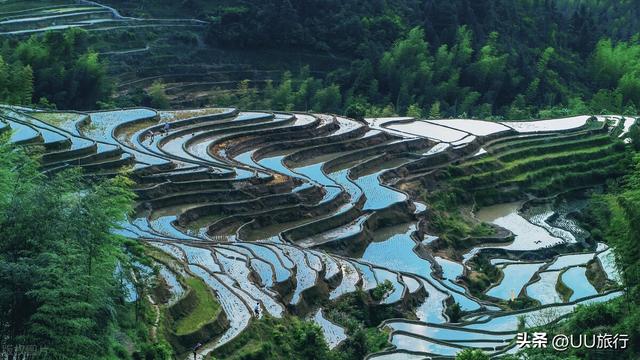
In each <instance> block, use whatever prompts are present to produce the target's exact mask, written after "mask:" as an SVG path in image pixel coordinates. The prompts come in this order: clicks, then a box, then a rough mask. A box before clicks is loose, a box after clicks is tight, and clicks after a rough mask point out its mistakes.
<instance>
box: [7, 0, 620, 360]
mask: <svg viewBox="0 0 640 360" xmlns="http://www.w3.org/2000/svg"><path fill="white" fill-rule="evenodd" d="M89 8H91V6H89ZM62 10H64V12H63V13H65V12H69V13H75V12H78V13H82V12H85V11H89V10H90V9H72V8H61V11H62ZM25 21H33V19H25ZM0 111H1V112H3V117H2V119H3V120H2V123H3V125H4V126H5V127H8V128H11V129H13V130H15V131H14V132H13V133H12V136H11V141H13V142H17V143H36V144H44V145H47V144H53V143H59V144H58V146H60V148H59V149H57V150H56V151H60V150H62V153H61V154H57V155H55V156H56V157H57V158H55V164H56V166H58V165H60V166H63V167H65V166H71V165H73V164H74V161H77V159H78V158H82V159H83V160H82V161H81V162H82V164H83V165H87V166H88V169H94V170H95V171H100V173H101V174H115V173H117V170H118V167H116V166H115V165H114V164H115V163H117V161H122V160H118V159H122V158H123V157H126V159H127V161H129V163H128V164H129V165H130V167H131V171H132V173H133V176H132V177H133V178H134V179H135V180H136V181H137V185H136V191H137V192H138V194H139V201H138V203H137V204H136V207H135V210H136V211H135V213H134V214H132V215H131V216H130V220H129V221H127V222H126V223H123V224H122V226H121V229H116V230H114V231H115V232H117V233H118V234H121V235H123V236H126V237H129V238H132V239H136V240H137V241H140V242H142V243H144V244H147V245H148V249H149V251H151V252H152V254H154V259H156V260H157V261H158V263H159V267H158V268H159V272H158V273H159V275H158V276H159V278H161V279H162V284H164V286H165V287H166V289H167V293H166V296H165V299H164V301H165V302H163V303H161V304H162V305H161V306H164V307H166V309H169V308H170V307H172V306H180V304H182V302H183V301H185V300H184V299H185V298H188V297H189V296H191V295H189V294H191V293H192V291H194V290H193V288H192V285H193V284H192V283H190V282H189V281H192V280H193V279H197V280H198V281H201V282H202V283H203V284H205V285H206V288H207V289H208V290H209V291H210V292H211V294H213V295H214V296H215V299H217V301H218V302H219V303H220V309H221V313H222V314H224V318H226V319H222V318H221V319H217V320H216V319H210V320H212V321H214V320H215V321H219V322H220V324H218V325H220V328H219V329H217V331H216V332H209V333H208V334H209V335H208V336H204V335H201V336H202V337H201V338H199V339H198V341H200V342H201V343H203V344H204V346H203V347H202V348H201V349H200V350H198V353H197V357H198V358H202V357H204V356H206V355H207V354H209V353H214V354H215V350H216V349H217V348H219V347H221V346H224V345H225V344H229V343H232V342H233V341H234V339H236V338H237V337H238V336H239V335H240V334H242V333H243V331H245V330H246V329H247V328H248V327H249V326H251V324H252V323H253V322H255V321H257V320H258V319H260V318H262V317H263V316H264V315H269V317H273V318H282V319H286V318H287V317H288V316H297V317H300V318H303V319H307V320H308V321H312V322H314V323H315V324H317V325H318V326H319V327H320V329H321V331H322V334H323V335H324V338H325V340H326V341H327V345H328V346H329V347H330V348H337V349H339V348H340V346H342V344H344V342H345V340H346V339H347V338H348V337H349V336H351V335H352V334H350V333H349V330H348V326H347V324H344V323H340V321H338V320H339V319H336V318H334V317H332V312H331V309H332V308H333V307H335V306H336V304H339V303H340V302H341V301H343V300H344V299H346V298H348V297H349V295H351V294H364V295H362V296H364V298H365V299H366V301H367V302H368V305H369V306H371V307H372V309H375V308H376V307H377V306H381V307H392V308H394V309H396V310H397V312H396V314H402V315H403V317H398V318H388V319H382V320H381V323H380V324H379V325H380V327H381V328H384V329H386V330H387V331H388V332H389V348H388V349H387V350H386V351H384V352H382V353H379V354H371V355H370V358H372V359H411V358H424V357H425V356H442V357H452V356H455V354H457V353H458V352H460V351H461V350H462V349H464V348H467V347H471V348H477V349H482V350H483V351H486V352H487V353H489V354H500V353H503V352H505V351H510V349H512V347H513V339H514V336H515V332H516V331H517V330H518V320H517V319H518V317H520V316H523V315H524V316H525V317H526V319H527V321H528V322H527V325H528V326H535V325H536V324H539V322H540V321H543V320H541V319H544V321H547V322H548V321H555V320H557V318H559V317H560V316H563V315H566V314H568V313H570V312H571V311H572V310H573V309H574V308H575V306H577V304H581V303H594V302H599V301H605V300H607V299H610V298H614V297H616V296H619V295H621V292H620V291H617V290H616V288H615V285H613V284H616V283H619V280H620V274H619V272H618V271H617V269H616V266H615V260H614V258H613V256H611V253H612V250H611V249H609V248H608V247H607V246H606V245H604V244H594V243H589V242H588V239H589V234H588V232H586V231H585V230H584V229H582V228H581V226H580V223H579V221H577V220H576V216H575V214H576V213H578V212H580V211H581V210H582V209H583V208H584V207H585V206H586V200H584V199H580V198H573V199H563V198H561V197H558V199H556V197H555V194H552V195H550V196H548V197H547V198H548V199H547V198H543V197H540V196H536V194H537V193H536V192H535V191H529V190H530V189H529V188H527V187H526V186H528V185H530V184H531V183H533V182H534V181H533V180H531V179H532V177H531V176H532V175H531V173H532V172H545V171H548V170H547V168H548V166H568V165H567V163H566V161H565V160H575V158H568V157H566V154H562V152H561V150H559V149H558V148H560V147H561V146H560V145H558V144H564V143H565V142H569V143H571V144H572V145H571V146H578V145H580V146H582V145H584V144H589V145H590V146H593V147H596V148H598V149H602V151H603V153H602V154H600V153H598V154H600V155H601V156H600V155H598V156H600V157H599V159H600V160H602V161H605V160H606V159H607V158H608V157H611V156H616V154H614V153H613V152H611V151H612V150H610V149H609V145H608V140H606V141H605V140H603V139H602V136H606V135H602V134H600V135H598V136H600V137H597V136H596V135H593V136H594V137H593V138H591V137H590V136H592V135H589V134H586V135H585V134H582V133H580V132H581V131H583V129H584V127H585V126H587V125H589V126H591V127H595V125H593V124H590V123H589V121H592V120H589V121H588V119H589V117H576V118H571V119H561V120H548V121H540V122H517V123H516V122H503V123H498V122H490V121H481V120H465V119H443V120H416V119H410V118H386V119H385V118H381V119H367V120H365V121H364V122H362V121H356V120H352V119H348V118H345V117H340V116H333V115H325V114H294V113H291V114H288V113H272V112H262V111H251V112H244V111H238V110H236V109H215V108H207V109H194V110H184V111H163V112H157V111H155V110H151V109H146V108H139V109H125V110H116V111H107V112H94V113H87V114H83V113H81V112H78V113H75V112H73V113H72V112H70V113H62V112H38V111H35V110H34V111H25V110H15V109H13V110H9V109H1V108H0ZM166 121H168V122H169V123H170V127H169V128H170V130H169V133H168V134H167V135H163V136H158V137H157V138H153V139H152V138H150V137H149V135H148V134H149V130H150V129H157V127H158V126H162V124H164V122H166ZM596 125H597V124H596ZM629 126H631V125H629ZM625 128H626V123H625ZM598 131H600V130H598ZM601 131H603V132H605V131H606V129H604V130H601ZM528 133H541V134H542V135H540V136H538V135H537V134H536V136H533V137H532V136H531V134H529V135H527V134H528ZM569 137H571V138H569ZM582 137H586V140H585V139H582ZM542 138H545V139H546V140H545V141H544V142H543V141H541V139H542ZM579 139H582V140H580V141H578V140H579ZM576 141H578V142H576ZM612 141H615V140H612ZM520 142H523V143H524V142H526V144H524V145H519V144H520ZM556 143H557V144H556ZM576 144H578V145H576ZM49 146H52V145H49ZM539 146H542V147H543V148H544V149H545V151H552V152H553V153H554V156H557V157H558V158H559V160H558V164H545V163H544V161H542V160H541V159H539V158H538V157H539V156H540V155H539V154H536V152H538V150H539V149H541V148H539ZM65 151H67V152H69V153H68V154H66V153H65ZM585 151H586V150H585ZM78 152H79V153H78ZM480 155H481V156H480ZM516 155H517V156H516ZM585 156H587V155H585ZM598 156H596V157H598ZM596 160H597V159H595V158H594V159H589V160H588V161H596ZM105 161H106V164H105ZM431 161H433V163H431ZM524 163H526V164H527V165H522V164H524ZM571 164H573V163H571ZM576 166H577V165H576ZM443 169H448V173H447V174H444V175H443V174H442V173H438V171H442V170H443ZM491 171H498V172H500V174H502V175H504V177H503V178H500V179H497V178H494V177H492V175H490V174H489V173H490V172H491ZM520 177H522V178H520ZM403 179H410V180H408V181H406V182H403V181H401V180H403ZM445 183H446V184H466V185H469V187H468V189H469V191H470V193H472V195H474V194H475V193H476V192H480V190H482V189H486V188H487V186H493V184H496V186H495V188H496V189H500V191H498V192H499V193H500V194H503V193H502V190H505V189H506V190H505V192H504V194H508V195H509V196H506V195H504V196H502V195H500V194H497V193H491V194H490V195H491V196H492V197H491V198H489V197H487V198H484V199H482V200H483V201H480V202H478V203H477V204H476V206H474V208H473V210H472V211H470V212H469V215H468V216H469V218H471V219H472V220H473V221H474V222H476V223H478V224H480V223H484V224H485V225H486V226H489V225H487V224H491V225H490V226H489V227H485V230H486V229H488V228H490V229H492V231H497V230H496V229H499V234H502V235H504V234H507V235H508V236H506V235H505V237H503V238H500V237H499V236H497V235H496V234H491V233H486V234H484V233H483V234H481V235H478V234H475V233H473V234H471V235H469V234H466V236H465V237H461V238H460V239H458V241H459V242H460V244H462V245H463V246H462V247H461V249H462V250H461V249H453V250H452V246H451V244H453V242H452V241H453V240H452V239H451V238H450V237H449V234H447V233H446V231H441V230H442V229H439V230H438V229H435V228H432V227H430V222H431V223H432V222H433V221H434V213H435V212H436V211H438V209H436V208H434V206H433V203H432V200H433V198H431V197H429V195H431V194H433V193H435V192H437V191H438V190H441V188H440V187H439V186H444V185H442V184H445ZM519 184H525V185H522V187H520V185H519ZM551 185H553V184H551ZM465 189H466V188H465ZM496 194H497V195H496ZM512 195H513V196H512ZM541 199H542V200H541ZM544 199H547V200H544ZM533 200H536V201H533ZM444 230H447V229H446V228H445V229H444ZM463 230H464V229H463ZM485 232H486V231H485ZM447 241H449V242H450V243H447ZM443 244H445V245H447V246H450V247H443ZM482 261H484V263H483V264H486V268H484V270H482V269H480V270H479V268H478V265H477V264H478V263H480V262H482ZM589 269H591V270H589ZM593 269H596V270H593ZM481 271H485V272H489V271H493V275H492V277H490V278H488V279H489V280H487V281H486V283H485V284H484V287H483V288H478V287H477V285H475V284H473V283H471V280H470V279H475V278H476V277H478V276H480V275H486V274H484V273H481ZM590 271H600V272H602V273H601V274H600V273H598V275H600V276H599V278H601V279H605V280H604V281H607V284H608V287H607V288H606V290H603V288H602V287H601V286H600V285H598V284H595V283H592V282H593V279H592V274H590ZM478 274H480V275H478ZM487 276H488V275H487ZM189 279H192V280H189ZM190 284H191V285H190ZM203 286H204V285H203ZM381 288H385V290H384V292H383V293H381V294H376V296H377V298H376V299H374V297H373V294H374V293H376V291H377V290H378V289H381ZM514 300H518V301H522V302H524V303H525V304H527V305H526V306H525V307H524V308H523V309H519V310H518V311H515V310H514V309H513V308H511V307H510V302H513V301H514ZM525 300H526V301H527V302H525ZM456 308H457V309H458V310H457V311H458V313H456V312H455V311H453V309H456ZM548 309H553V313H554V316H549V315H548V314H547V315H545V314H546V313H545V311H546V310H548ZM166 311H170V310H166ZM543 315H544V316H543ZM221 316H222V315H221ZM204 333H207V332H202V333H200V334H204Z"/></svg>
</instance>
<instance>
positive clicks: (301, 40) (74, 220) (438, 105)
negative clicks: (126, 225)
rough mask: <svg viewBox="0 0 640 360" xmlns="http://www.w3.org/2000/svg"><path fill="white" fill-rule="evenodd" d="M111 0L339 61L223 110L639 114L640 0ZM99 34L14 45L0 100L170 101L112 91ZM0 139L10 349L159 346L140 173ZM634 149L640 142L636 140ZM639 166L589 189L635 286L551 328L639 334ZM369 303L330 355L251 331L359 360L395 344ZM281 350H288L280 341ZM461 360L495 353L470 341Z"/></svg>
mask: <svg viewBox="0 0 640 360" xmlns="http://www.w3.org/2000/svg"><path fill="white" fill-rule="evenodd" d="M107 2H108V3H110V4H111V5H114V6H119V5H122V6H123V8H124V11H123V13H124V14H125V15H132V16H141V17H143V18H144V17H147V18H153V17H163V16H164V17H169V16H171V15H172V14H175V13H178V14H186V15H189V16H191V17H193V18H198V19H201V20H205V21H208V22H209V23H208V25H207V27H206V30H205V36H204V37H203V46H206V47H209V48H211V49H223V50H224V49H228V50H247V49H253V50H255V49H270V50H273V49H277V50H281V51H286V52H296V51H305V52H310V53H312V54H322V55H328V56H330V57H332V58H335V59H336V62H337V63H339V64H340V65H336V67H335V68H334V69H332V71H330V72H327V73H326V74H324V75H322V76H321V75H318V74H317V73H315V72H314V71H313V70H314V69H313V68H311V67H310V66H302V67H297V68H286V69H282V70H283V75H282V76H281V77H278V78H276V79H272V80H269V81H266V82H265V83H264V84H262V85H260V86H257V85H256V86H254V85H253V84H252V83H251V81H249V80H244V81H238V83H237V86H236V88H235V91H232V92H226V93H221V94H219V95H217V97H216V99H215V100H216V101H215V103H213V104H210V105H214V106H236V107H239V108H242V109H250V108H254V109H256V108H258V109H273V110H287V111H293V110H300V111H308V110H314V111H319V112H320V111H321V112H328V113H340V114H346V115H347V116H349V117H353V118H362V117H377V116H393V115H408V116H414V117H424V118H442V117H473V118H485V119H490V120H499V119H528V118H551V117H562V116H569V115H574V114H609V113H615V114H626V115H631V114H633V115H636V114H638V112H639V111H640V33H639V32H638V31H640V30H638V29H640V20H639V19H640V0H628V1H615V2H613V3H611V2H607V1H598V0H567V1H553V0H517V1H510V0H482V1H472V0H452V1H437V0H428V1H418V0H386V1H385V0H374V1H367V0H348V1H337V0H331V1H318V0H304V1H291V0H244V1H237V0H225V1H221V2H211V1H206V0H184V1H179V2H178V1H171V0H145V1H140V2H135V4H132V2H129V1H124V0H112V1H107ZM124 3H126V4H124ZM99 36H100V35H95V34H92V33H90V32H88V31H85V30H81V29H70V30H67V31H63V32H62V31H59V32H47V33H45V34H43V35H34V36H31V37H28V38H8V39H6V40H4V41H3V42H2V47H1V48H0V103H3V104H14V105H33V106H37V107H42V108H57V109H75V110H92V109H105V108H113V107H116V106H121V105H129V104H132V103H133V104H137V105H146V106H151V107H155V108H169V107H170V106H171V103H170V101H169V99H168V98H167V94H166V89H165V86H164V84H163V82H162V81H155V82H153V84H152V85H151V86H149V87H148V88H147V89H146V91H145V92H144V93H132V94H127V95H126V96H127V97H128V98H126V99H122V98H120V99H115V98H114V92H115V85H117V84H114V83H113V82H112V80H111V79H110V75H109V64H108V62H106V61H105V60H104V59H103V57H102V56H101V55H99V53H98V52H97V51H96V49H95V47H94V43H95V42H96V39H98V38H99ZM338 59H339V60H340V61H339V62H338V61H337V60H338ZM343 64H347V65H343ZM632 131H633V132H634V133H633V134H632V138H633V139H640V134H638V130H637V127H636V128H635V129H633V130H632ZM0 135H2V137H0V238H2V239H3V240H2V241H1V242H0V284H1V286H0V339H5V341H6V342H9V343H10V344H11V345H12V346H20V345H22V344H39V345H40V346H41V347H42V349H44V350H43V351H44V353H42V354H41V355H42V356H43V358H74V359H83V358H86V359H93V358H128V357H130V356H129V355H128V354H127V351H126V350H125V349H123V348H122V344H121V343H119V342H118V339H117V337H118V335H119V334H121V333H126V334H127V336H128V338H130V339H133V341H135V342H136V345H140V344H147V343H149V342H148V339H147V336H148V328H146V325H145V324H144V321H145V317H148V316H149V312H150V310H149V309H148V308H144V304H142V302H140V303H138V302H133V303H132V302H127V301H125V298H126V297H127V296H128V291H127V286H125V284H129V283H130V282H131V280H132V279H131V278H130V277H131V275H130V274H133V272H132V271H131V269H132V267H133V266H134V264H135V263H136V262H138V261H141V262H144V261H145V260H144V257H138V255H139V254H140V253H141V252H143V250H141V249H140V246H139V245H137V244H135V243H131V242H128V241H126V240H124V239H123V238H121V237H118V236H115V235H113V234H112V233H111V230H112V229H113V228H114V227H116V226H117V223H118V222H119V221H122V220H123V219H125V216H126V214H128V213H129V212H130V211H131V209H132V205H133V203H134V200H135V196H134V195H133V191H132V187H133V183H132V181H131V180H129V179H128V177H127V176H126V174H122V175H120V176H117V177H115V178H112V179H109V180H102V181H88V180H87V179H86V178H85V177H83V176H82V173H81V172H79V171H76V170H71V171H65V172H61V173H59V174H58V175H56V176H53V177H47V176H45V175H42V174H41V173H40V163H39V162H38V161H39V159H38V151H37V149H36V150H35V151H34V149H30V150H29V151H26V150H24V149H22V148H20V147H16V146H14V145H12V144H10V143H9V141H8V136H5V135H6V134H0ZM634 146H635V147H636V149H634V150H635V151H636V152H637V151H638V150H640V149H639V148H637V142H634ZM634 162H635V164H636V166H637V168H636V169H635V171H630V173H631V174H630V175H628V176H625V177H624V178H622V179H620V180H616V181H614V180H612V181H610V182H609V183H607V186H606V192H605V193H604V194H601V195H597V196H595V197H594V198H593V199H591V201H590V203H589V206H588V207H587V212H586V214H585V215H583V216H582V217H581V218H580V220H581V222H582V225H584V226H585V228H587V229H588V230H589V231H590V232H591V234H592V236H593V237H594V239H595V240H597V241H601V242H604V243H606V244H608V245H610V246H612V247H613V248H614V249H615V250H616V260H617V262H618V264H619V267H620V269H621V270H622V273H623V281H624V287H625V290H626V294H625V295H624V296H623V297H622V298H620V299H616V300H614V301H611V302H607V303H603V304H597V305H591V306H587V307H579V308H578V310H577V311H576V313H575V314H573V315H572V316H571V317H569V318H568V319H567V320H566V321H564V322H561V323H559V324H557V325H554V326H549V327H546V328H545V329H544V330H545V331H548V332H552V333H556V332H557V333H576V334H589V333H597V332H605V331H606V332H609V333H625V334H629V335H630V336H631V337H632V338H634V339H638V338H640V330H639V329H640V311H639V310H638V306H639V305H640V304H639V303H638V302H639V300H638V299H640V288H639V286H640V252H639V249H640V248H639V247H638V243H639V242H640V210H639V209H640V158H638V157H637V155H636V158H635V159H634ZM34 224H37V226H34ZM143 290H144V289H143ZM361 296H364V295H363V293H358V294H356V295H354V296H353V297H350V298H349V297H348V298H347V299H346V300H343V302H342V303H340V304H339V305H340V306H338V307H337V308H336V309H334V313H335V314H334V315H335V316H340V317H344V318H347V319H348V320H349V322H351V323H352V324H353V329H350V330H352V331H353V333H355V334H356V336H355V337H354V338H349V339H348V340H347V341H348V343H347V344H348V347H349V351H346V352H344V353H342V354H341V353H336V352H331V351H329V350H328V349H327V348H326V344H324V343H323V342H322V341H320V339H319V337H320V334H319V330H318V328H317V327H313V326H311V325H310V324H309V323H308V322H300V321H298V320H292V321H291V322H287V323H284V322H279V321H278V320H274V319H267V320H266V321H264V322H258V323H257V324H256V325H254V328H252V329H251V331H250V332H247V333H245V334H244V335H243V337H244V338H248V337H255V338H259V340H260V346H261V348H260V349H259V351H258V352H256V353H258V354H275V353H277V355H278V356H279V357H280V358H287V357H291V356H295V357H297V358H318V359H349V360H351V359H357V358H361V357H362V356H364V354H367V353H369V352H371V351H379V350H381V349H383V348H384V347H385V346H386V345H388V344H386V334H382V333H378V332H372V331H369V330H370V329H371V327H372V326H373V324H366V325H367V326H369V327H367V326H364V325H363V324H364V323H365V322H366V321H365V320H366V318H367V317H368V316H369V315H370V314H362V313H360V312H359V311H360V309H361V307H362V306H361V305H362V304H361V303H360V302H362V300H361V299H360V298H359V297H361ZM140 307H142V308H140ZM146 320H148V319H146ZM267 332H269V335H264V333H267ZM59 334H65V336H58V335H59ZM260 336H263V337H262V338H260ZM244 338H240V340H245V339H244ZM247 341H249V339H247ZM278 342H280V343H281V345H282V344H285V343H286V344H288V346H289V347H285V346H284V345H283V346H282V347H278V348H273V345H272V344H274V343H275V344H278ZM141 346H142V349H141V350H140V351H137V352H135V353H134V355H133V358H135V359H143V358H144V359H167V358H170V353H171V350H169V349H168V345H167V344H164V343H162V342H160V343H158V344H155V345H149V346H148V347H145V346H144V345H141ZM225 350H227V351H229V353H231V352H233V351H234V350H235V349H225ZM527 353H528V354H527V356H528V359H531V360H533V359H539V360H555V359H561V358H562V359H599V358H601V357H598V356H600V355H601V354H595V355H594V354H591V353H587V352H580V351H574V352H573V353H571V354H561V356H559V355H558V354H557V353H552V352H551V351H550V350H528V351H527ZM292 354H293V355H292ZM637 354H640V349H637V348H635V349H632V351H631V352H629V353H628V357H618V356H617V355H618V354H614V355H615V356H610V357H607V358H624V359H633V358H634V356H637ZM253 355H255V354H253ZM522 356H524V355H518V356H514V357H513V358H514V359H520V358H522ZM458 358H459V359H461V360H463V359H467V360H474V359H475V360H479V359H485V358H486V356H485V355H483V354H481V353H479V352H474V351H465V352H464V353H462V354H460V355H458ZM507 358H508V357H507Z"/></svg>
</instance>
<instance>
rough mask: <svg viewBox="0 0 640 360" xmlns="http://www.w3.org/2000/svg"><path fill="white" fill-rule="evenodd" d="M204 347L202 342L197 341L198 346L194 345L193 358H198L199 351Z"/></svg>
mask: <svg viewBox="0 0 640 360" xmlns="http://www.w3.org/2000/svg"><path fill="white" fill-rule="evenodd" d="M201 347H202V344H201V343H197V344H196V346H194V347H193V360H196V356H197V355H198V353H197V351H198V349H200V348H201Z"/></svg>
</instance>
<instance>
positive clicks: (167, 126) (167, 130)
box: [162, 122, 171, 135]
mask: <svg viewBox="0 0 640 360" xmlns="http://www.w3.org/2000/svg"><path fill="white" fill-rule="evenodd" d="M170 127H171V125H169V123H168V122H167V123H164V126H163V127H162V132H163V133H164V135H169V128H170Z"/></svg>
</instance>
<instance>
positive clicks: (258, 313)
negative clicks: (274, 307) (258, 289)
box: [253, 302, 260, 317]
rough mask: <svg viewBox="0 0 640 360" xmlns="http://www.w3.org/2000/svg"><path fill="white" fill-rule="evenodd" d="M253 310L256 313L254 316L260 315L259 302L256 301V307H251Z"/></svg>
mask: <svg viewBox="0 0 640 360" xmlns="http://www.w3.org/2000/svg"><path fill="white" fill-rule="evenodd" d="M253 311H254V312H255V313H256V317H260V303H259V302H258V303H256V307H255V308H254V309H253Z"/></svg>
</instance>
